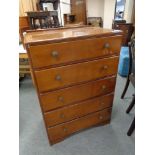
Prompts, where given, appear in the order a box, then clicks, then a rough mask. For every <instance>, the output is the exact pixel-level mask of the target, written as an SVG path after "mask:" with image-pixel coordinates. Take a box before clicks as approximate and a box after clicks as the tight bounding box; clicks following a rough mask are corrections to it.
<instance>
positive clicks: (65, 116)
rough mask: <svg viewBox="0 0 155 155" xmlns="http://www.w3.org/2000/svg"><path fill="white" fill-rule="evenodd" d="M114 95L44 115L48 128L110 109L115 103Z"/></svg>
mask: <svg viewBox="0 0 155 155" xmlns="http://www.w3.org/2000/svg"><path fill="white" fill-rule="evenodd" d="M113 97H114V95H113V94H109V95H106V96H101V97H97V98H94V99H90V100H86V101H83V102H80V103H78V104H73V105H70V106H67V107H64V108H61V109H57V110H54V111H52V112H48V113H45V114H44V118H45V122H46V125H47V126H48V127H50V126H54V125H57V124H60V123H63V122H67V121H70V120H73V119H75V118H78V117H82V116H84V115H87V114H90V113H93V112H96V111H99V110H103V109H105V108H109V107H111V106H112V103H113Z"/></svg>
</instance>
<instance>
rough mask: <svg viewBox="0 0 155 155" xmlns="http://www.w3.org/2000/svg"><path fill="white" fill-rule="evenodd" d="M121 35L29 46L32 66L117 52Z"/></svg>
mask: <svg viewBox="0 0 155 155" xmlns="http://www.w3.org/2000/svg"><path fill="white" fill-rule="evenodd" d="M121 37H122V36H112V37H107V38H106V37H102V38H93V39H86V40H78V41H70V42H62V43H53V44H46V45H38V46H30V48H29V51H30V56H31V61H32V66H33V68H41V67H47V66H52V65H56V64H63V63H67V62H73V61H80V60H84V59H92V58H97V57H102V56H105V55H112V54H119V52H120V46H121V42H122V39H121Z"/></svg>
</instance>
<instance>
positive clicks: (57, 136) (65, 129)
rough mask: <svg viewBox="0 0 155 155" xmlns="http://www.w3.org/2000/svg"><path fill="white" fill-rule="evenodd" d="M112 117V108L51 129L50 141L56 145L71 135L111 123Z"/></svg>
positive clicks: (49, 131)
mask: <svg viewBox="0 0 155 155" xmlns="http://www.w3.org/2000/svg"><path fill="white" fill-rule="evenodd" d="M110 116H111V108H110V109H105V110H103V111H100V112H96V113H93V114H90V115H87V116H85V117H81V118H79V119H76V120H73V121H70V122H68V123H63V124H61V125H57V126H55V127H51V128H49V129H48V135H49V138H50V141H51V142H53V143H55V142H57V141H59V140H62V139H64V138H65V137H67V136H69V135H71V134H72V133H75V132H77V131H80V130H82V129H85V128H89V127H92V126H95V125H98V124H101V123H104V122H105V121H109V120H110Z"/></svg>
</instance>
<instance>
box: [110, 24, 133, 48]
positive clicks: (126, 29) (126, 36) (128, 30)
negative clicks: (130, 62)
mask: <svg viewBox="0 0 155 155" xmlns="http://www.w3.org/2000/svg"><path fill="white" fill-rule="evenodd" d="M112 27H113V29H116V30H122V31H123V39H122V45H123V46H128V42H129V41H130V39H131V36H132V33H133V31H134V26H133V24H132V23H119V22H114V23H113V25H112Z"/></svg>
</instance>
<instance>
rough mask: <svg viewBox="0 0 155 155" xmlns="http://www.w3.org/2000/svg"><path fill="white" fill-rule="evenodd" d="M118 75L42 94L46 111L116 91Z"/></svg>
mask: <svg viewBox="0 0 155 155" xmlns="http://www.w3.org/2000/svg"><path fill="white" fill-rule="evenodd" d="M115 83H116V77H115V76H114V77H109V78H106V79H100V80H95V81H92V82H88V83H85V84H80V85H76V86H72V87H67V88H64V89H60V90H56V91H52V92H48V93H43V94H41V95H40V99H41V105H42V109H43V111H44V112H46V111H50V110H52V109H56V108H59V107H62V106H65V105H69V104H71V103H75V102H78V101H82V100H86V99H89V98H92V97H96V96H99V95H105V94H108V93H111V92H114V89H115Z"/></svg>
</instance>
